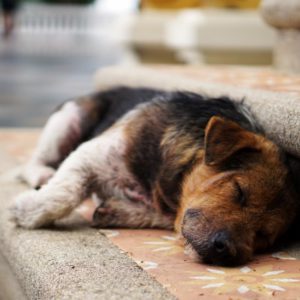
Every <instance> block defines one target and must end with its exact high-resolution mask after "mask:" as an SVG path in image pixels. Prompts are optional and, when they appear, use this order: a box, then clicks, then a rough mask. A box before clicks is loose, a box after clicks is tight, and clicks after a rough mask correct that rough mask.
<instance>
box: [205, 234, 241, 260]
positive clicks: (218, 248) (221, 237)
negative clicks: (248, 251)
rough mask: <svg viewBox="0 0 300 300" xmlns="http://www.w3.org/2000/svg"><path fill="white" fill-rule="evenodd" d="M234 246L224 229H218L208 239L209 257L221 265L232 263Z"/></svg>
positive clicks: (234, 253) (234, 252)
mask: <svg viewBox="0 0 300 300" xmlns="http://www.w3.org/2000/svg"><path fill="white" fill-rule="evenodd" d="M236 254H237V253H236V247H235V245H234V242H233V241H232V239H231V238H230V235H229V233H228V232H227V231H226V230H222V231H218V232H217V233H215V234H214V235H213V237H212V238H211V240H210V251H209V257H210V259H211V260H212V261H213V262H215V263H217V264H223V265H227V264H228V265H229V264H232V263H234V261H235V256H236Z"/></svg>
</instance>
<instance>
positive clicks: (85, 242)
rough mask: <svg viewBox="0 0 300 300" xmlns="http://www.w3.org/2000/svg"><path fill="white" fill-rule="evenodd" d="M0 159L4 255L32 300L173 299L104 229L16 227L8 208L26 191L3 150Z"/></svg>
mask: <svg viewBox="0 0 300 300" xmlns="http://www.w3.org/2000/svg"><path fill="white" fill-rule="evenodd" d="M1 142H4V141H1ZM0 144H1V143H0ZM0 157H1V159H0V164H1V169H2V170H1V173H0V199H1V201H0V245H1V246H0V251H1V253H2V255H3V256H4V258H5V259H6V260H7V261H8V262H9V265H10V270H11V271H12V272H13V273H14V274H16V277H17V279H18V280H19V282H20V285H21V287H22V289H23V291H24V293H25V294H26V295H27V297H28V299H80V300H81V299H174V297H173V296H172V295H170V294H169V293H168V292H167V291H166V290H165V289H164V288H163V287H162V286H161V285H160V284H159V283H158V282H156V281H155V280H154V279H153V278H151V277H150V276H149V275H148V274H147V273H145V272H144V271H143V270H141V268H140V267H138V266H137V265H136V264H135V263H134V262H133V261H132V260H131V259H130V258H129V257H127V256H126V254H125V253H122V251H121V250H120V249H118V248H117V247H116V246H114V245H113V244H112V243H111V242H110V241H109V240H108V239H107V238H106V237H104V236H103V235H101V234H100V232H99V230H96V229H91V228H84V227H77V228H76V226H75V227H71V226H66V225H65V226H61V227H59V228H55V229H54V228H52V229H51V230H46V229H44V230H35V231H28V230H23V229H20V228H15V227H14V225H13V224H12V223H11V222H10V221H9V212H8V207H9V205H10V203H11V201H12V199H13V197H14V196H15V195H16V194H17V193H18V192H20V191H22V190H24V188H25V186H24V185H22V184H20V183H18V182H17V180H16V174H18V167H17V166H16V162H15V160H14V158H13V157H11V156H9V155H7V154H6V152H4V151H1V145H0ZM0 263H1V262H0ZM3 268H4V267H3ZM0 280H1V277H0ZM12 284H13V283H12ZM0 287H1V285H0ZM0 295H1V294H0ZM8 299H9V298H8ZM5 300H6V299H5ZM15 300H19V299H18V297H17V298H15Z"/></svg>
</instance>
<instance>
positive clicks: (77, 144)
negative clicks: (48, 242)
mask: <svg viewBox="0 0 300 300" xmlns="http://www.w3.org/2000/svg"><path fill="white" fill-rule="evenodd" d="M293 169H294V168H293V167H292V165H291V163H290V159H289V157H288V156H287V155H286V154H285V153H284V152H283V151H282V150H281V149H280V148H279V147H278V146H277V145H276V144H275V143H274V142H272V141H271V140H270V139H268V138H267V137H265V136H264V134H263V131H262V129H261V127H260V125H259V124H258V123H257V121H256V120H255V118H254V116H253V115H252V114H251V112H250V111H249V109H248V108H247V107H246V106H245V105H244V104H243V102H237V101H235V102H234V101H232V100H231V99H229V98H227V97H220V98H211V99H209V98H207V97H205V96H202V95H198V94H194V93H189V92H165V91H160V90H153V89H147V88H139V89H133V88H125V87H120V88H114V89H111V90H107V91H104V92H98V93H96V94H94V95H91V96H86V97H82V98H79V99H76V100H74V101H68V102H66V103H64V104H63V105H61V107H60V108H59V109H58V110H57V111H56V112H55V113H54V114H53V115H52V116H51V117H50V118H49V120H48V122H47V124H46V127H45V129H44V131H43V134H42V136H41V138H40V141H39V144H38V146H37V148H36V150H35V152H34V154H33V156H32V158H31V160H30V161H29V163H28V164H27V165H26V167H25V169H24V172H23V177H24V179H25V180H26V181H27V182H28V183H29V184H30V185H31V186H32V187H33V188H36V189H32V190H30V191H27V192H25V193H23V194H21V195H20V196H18V197H17V199H16V201H15V203H14V206H13V207H12V214H13V219H14V221H15V222H16V224H17V225H19V226H22V227H25V228H39V227H43V226H47V225H49V224H51V223H53V222H54V221H55V220H58V219H60V218H63V217H65V216H67V215H68V214H70V212H71V211H72V210H74V208H76V207H77V206H78V205H79V204H80V203H81V202H82V201H83V200H84V199H86V198H87V197H90V196H93V198H97V201H98V202H99V206H98V208H97V210H96V212H95V214H94V222H95V223H96V224H97V225H98V226H101V227H116V226H118V227H131V228H145V227H155V228H174V229H175V230H176V231H177V232H178V234H179V237H180V238H181V239H182V240H183V241H184V242H185V244H186V246H187V247H188V249H189V250H190V252H191V253H192V254H193V256H196V257H197V258H200V259H201V261H203V262H205V263H213V264H221V265H234V264H242V263H245V262H246V261H248V260H249V259H251V257H252V255H253V253H254V252H255V251H259V250H263V249H266V248H267V247H269V246H271V245H272V244H273V243H274V241H275V240H276V239H277V238H278V237H279V236H281V235H282V234H283V233H284V232H285V231H286V230H287V228H288V227H289V226H290V224H291V223H292V221H293V220H294V219H295V217H296V215H297V214H298V211H299V203H298V202H299V201H298V197H299V191H298V190H297V188H298V187H297V183H296V179H295V176H294V170H293ZM39 187H40V189H37V188H39Z"/></svg>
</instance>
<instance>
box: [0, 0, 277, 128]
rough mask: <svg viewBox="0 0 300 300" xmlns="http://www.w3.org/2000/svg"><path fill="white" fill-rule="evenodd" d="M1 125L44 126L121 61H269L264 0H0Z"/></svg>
mask: <svg viewBox="0 0 300 300" xmlns="http://www.w3.org/2000/svg"><path fill="white" fill-rule="evenodd" d="M0 1H2V8H3V9H2V15H1V17H0V24H1V25H0V30H1V32H2V36H1V37H0V126H2V127H21V126H30V127H35V126H42V125H43V124H44V122H45V120H46V118H47V116H48V115H49V114H50V113H51V112H52V111H53V110H54V109H55V107H56V106H57V105H58V104H59V103H61V102H62V101H64V100H67V99H69V98H72V97H75V96H78V95H81V94H85V93H89V92H91V91H92V90H93V76H94V74H95V72H96V70H98V69H99V68H102V67H105V66H109V65H118V64H123V65H124V64H127V65H134V64H141V63H144V64H178V65H179V64H181V65H183V64H188V65H212V64H214V65H224V64H230V65H248V66H249V65H250V66H270V65H271V64H272V49H273V46H274V42H275V33H274V31H273V29H272V28H271V27H269V26H268V25H266V24H265V23H264V21H263V19H262V17H261V16H260V12H259V9H258V7H259V4H260V1H259V0H140V1H139V0H32V1H29V0H23V1H22V2H20V1H21V0H0Z"/></svg>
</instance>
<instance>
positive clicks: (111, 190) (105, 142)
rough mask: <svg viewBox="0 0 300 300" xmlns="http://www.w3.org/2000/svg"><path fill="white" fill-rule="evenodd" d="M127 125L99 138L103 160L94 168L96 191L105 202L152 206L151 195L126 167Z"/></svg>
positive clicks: (116, 127)
mask: <svg viewBox="0 0 300 300" xmlns="http://www.w3.org/2000/svg"><path fill="white" fill-rule="evenodd" d="M125 125H126V122H124V121H121V122H119V123H118V124H117V125H115V126H113V127H112V128H110V129H109V130H107V131H106V132H104V133H102V134H101V135H100V136H98V137H96V139H98V143H97V147H99V155H100V156H101V158H100V165H98V167H97V166H95V168H96V169H95V170H94V172H95V174H96V176H97V178H98V180H97V184H96V187H95V189H93V191H94V193H96V194H97V196H98V197H99V198H100V199H101V200H103V201H105V200H107V199H111V198H115V199H118V200H122V199H124V200H131V201H138V202H143V203H145V204H147V205H151V203H152V201H151V196H150V195H148V193H147V192H146V191H145V189H144V188H143V187H142V185H141V184H140V183H139V182H138V180H137V179H136V178H135V177H134V175H133V174H132V173H131V172H130V171H129V170H128V168H127V166H126V162H125V152H126V146H127V139H126V135H125V133H124V129H125ZM97 168H98V169H97ZM103 170H105V172H103Z"/></svg>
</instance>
